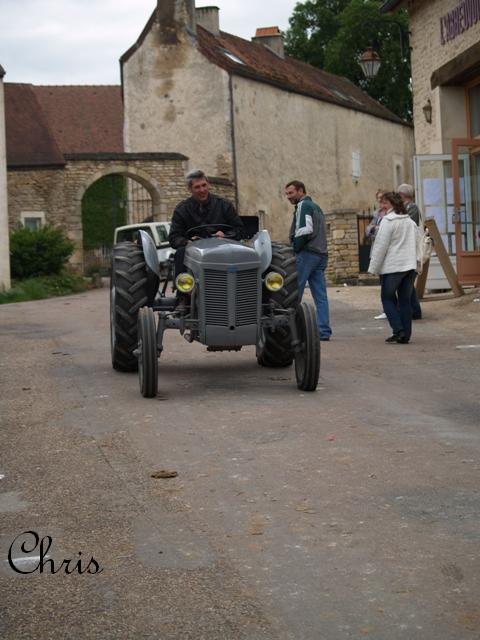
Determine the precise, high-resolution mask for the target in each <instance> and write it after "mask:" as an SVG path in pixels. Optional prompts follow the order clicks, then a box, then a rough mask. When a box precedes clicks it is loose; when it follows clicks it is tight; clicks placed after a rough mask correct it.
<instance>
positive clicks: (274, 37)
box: [252, 27, 285, 59]
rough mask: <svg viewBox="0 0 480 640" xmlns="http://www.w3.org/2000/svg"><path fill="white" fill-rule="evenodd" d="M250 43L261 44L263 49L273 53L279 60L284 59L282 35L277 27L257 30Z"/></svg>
mask: <svg viewBox="0 0 480 640" xmlns="http://www.w3.org/2000/svg"><path fill="white" fill-rule="evenodd" d="M252 42H258V43H260V44H263V46H264V47H267V49H270V50H271V51H273V53H274V54H275V55H277V56H278V57H279V58H282V59H283V58H285V53H284V50H283V33H282V32H281V31H280V29H279V28H278V27H263V28H260V29H257V31H256V33H255V37H254V38H252Z"/></svg>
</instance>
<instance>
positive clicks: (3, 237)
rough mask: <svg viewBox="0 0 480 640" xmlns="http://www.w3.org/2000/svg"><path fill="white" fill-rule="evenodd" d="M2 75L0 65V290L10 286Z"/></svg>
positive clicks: (3, 73) (3, 74)
mask: <svg viewBox="0 0 480 640" xmlns="http://www.w3.org/2000/svg"><path fill="white" fill-rule="evenodd" d="M4 76H5V71H4V69H3V67H2V66H1V65H0V291H2V290H4V289H9V288H10V256H9V242H8V200H7V153H6V146H5V102H4V88H3V78H4Z"/></svg>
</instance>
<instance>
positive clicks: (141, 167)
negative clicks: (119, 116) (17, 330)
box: [62, 154, 187, 269]
mask: <svg viewBox="0 0 480 640" xmlns="http://www.w3.org/2000/svg"><path fill="white" fill-rule="evenodd" d="M67 160H68V163H67V166H66V170H65V172H64V196H65V200H64V202H65V204H66V207H65V209H64V216H62V217H63V218H64V225H65V227H66V228H67V230H68V235H69V237H70V238H71V239H72V240H73V241H74V242H75V245H76V249H75V252H74V255H73V256H72V258H71V264H72V266H74V268H77V269H82V267H83V224H82V200H83V197H84V195H85V193H86V192H87V190H88V189H89V187H91V186H92V185H93V184H94V183H95V182H97V181H98V180H99V179H100V178H104V177H105V176H109V175H112V176H113V175H118V176H122V177H125V178H127V179H129V180H130V181H134V182H136V183H137V184H139V185H141V186H142V187H143V188H144V189H145V190H146V192H147V194H148V196H149V198H150V199H151V214H149V215H151V216H152V218H153V220H162V219H167V218H168V213H169V212H171V211H172V212H173V209H174V207H175V205H176V203H178V201H179V200H181V199H183V198H184V197H185V161H186V160H187V158H185V156H182V155H180V154H101V155H100V154H97V155H96V156H88V157H87V156H84V155H75V156H69V157H68V158H67Z"/></svg>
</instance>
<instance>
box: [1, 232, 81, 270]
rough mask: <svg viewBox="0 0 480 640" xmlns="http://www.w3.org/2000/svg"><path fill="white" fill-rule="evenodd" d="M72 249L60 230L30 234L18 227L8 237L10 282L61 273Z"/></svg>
mask: <svg viewBox="0 0 480 640" xmlns="http://www.w3.org/2000/svg"><path fill="white" fill-rule="evenodd" d="M74 248H75V245H74V243H73V242H72V241H71V240H69V239H68V238H67V236H66V235H65V232H64V231H63V230H62V229H57V228H54V227H51V226H49V225H45V226H43V227H41V228H40V229H38V230H36V231H32V230H30V229H27V228H26V227H19V228H18V229H15V230H14V231H12V233H11V234H10V266H11V271H12V278H31V277H35V276H44V275H45V276H47V275H52V274H57V273H60V271H61V270H62V269H63V267H64V265H65V263H66V262H67V260H68V258H69V257H70V256H71V255H72V253H73V250H74Z"/></svg>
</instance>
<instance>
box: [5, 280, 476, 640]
mask: <svg viewBox="0 0 480 640" xmlns="http://www.w3.org/2000/svg"><path fill="white" fill-rule="evenodd" d="M330 291H331V300H332V316H333V327H334V332H335V335H334V339H333V340H332V342H330V343H327V344H323V343H322V379H321V384H320V386H319V389H318V390H317V392H315V393H312V394H306V393H299V392H298V391H297V389H296V386H295V384H294V380H293V372H292V371H291V370H267V369H262V368H260V367H258V366H257V365H256V362H255V358H254V352H253V350H252V349H250V348H249V349H245V350H243V351H242V352H241V353H239V354H235V353H217V354H210V353H206V352H205V350H204V348H203V347H201V346H200V345H195V344H194V345H189V344H187V343H186V342H185V341H184V340H183V339H182V338H181V337H180V336H179V335H176V334H174V333H173V332H171V333H169V334H168V337H167V341H166V352H165V354H164V356H162V361H161V365H160V376H159V389H160V393H159V396H158V397H157V398H156V399H151V400H146V399H143V398H142V397H141V396H140V394H139V392H138V382H137V377H136V375H129V374H120V373H116V372H114V371H113V370H112V369H111V367H110V360H109V337H108V292H107V290H106V289H104V290H96V291H92V292H90V293H88V294H85V295H79V296H75V297H69V298H59V299H55V300H49V301H42V302H32V303H23V304H17V305H8V306H3V307H0V354H1V368H0V383H1V388H2V393H1V399H0V410H1V416H2V429H1V432H0V433H1V435H0V438H1V441H0V446H1V449H0V450H1V463H0V478H1V479H0V513H1V519H0V527H1V537H0V552H1V555H0V592H1V593H0V611H1V617H0V637H1V638H3V639H5V640H7V639H8V640H10V639H11V640H13V639H15V640H18V639H20V638H29V639H30V638H31V639H33V638H36V639H37V638H41V639H43V638H52V639H60V638H62V639H66V638H68V639H78V638H82V639H88V638H101V639H102V640H103V639H107V638H115V639H118V638H134V639H139V638H161V639H162V640H177V639H178V640H180V639H182V640H183V639H189V638H192V639H195V640H198V639H203V638H205V639H206V640H207V639H208V640H216V639H217V638H218V639H222V640H230V639H232V640H237V639H246V640H257V639H279V640H280V639H281V640H283V639H291V640H303V639H305V640H320V639H325V640H344V639H350V638H354V639H358V638H372V639H375V640H387V639H388V640H396V639H397V638H398V639H400V638H402V639H404V638H408V639H409V640H412V639H415V640H416V639H418V640H420V639H421V640H439V639H440V640H450V639H451V640H459V639H463V638H475V639H478V638H479V637H480V604H479V603H480V584H479V580H480V561H479V548H480V519H479V516H480V494H479V471H480V455H479V454H480V433H479V411H478V388H479V373H480V370H479V369H480V368H479V356H480V349H479V348H478V345H479V344H480V333H479V323H478V319H479V313H478V310H479V308H480V305H479V304H476V303H473V302H472V300H471V299H470V300H469V301H468V304H466V303H465V304H463V305H462V306H454V305H452V304H450V303H437V302H435V303H429V304H428V305H425V315H426V319H425V320H423V321H421V322H420V323H416V325H415V335H414V341H413V343H412V344H410V345H407V346H404V345H386V344H385V343H384V341H383V339H384V338H385V337H386V336H387V335H388V333H387V330H386V326H385V324H384V323H382V322H379V321H375V320H373V316H374V315H375V314H376V313H378V301H377V299H376V296H377V291H376V290H374V289H372V288H364V289H363V290H362V289H360V288H359V289H356V290H354V289H347V288H345V289H344V288H339V289H331V290H330ZM472 345H477V347H475V346H473V347H472ZM458 347H462V348H458ZM465 347H466V348H465ZM162 469H166V470H175V471H177V472H178V477H176V478H171V479H155V478H152V477H151V474H153V473H154V472H156V471H159V470H162ZM26 531H34V532H36V533H38V535H39V537H40V538H42V537H44V536H50V537H51V538H52V544H51V546H50V548H49V549H48V551H45V549H44V552H45V553H46V554H47V555H48V558H45V564H44V571H43V573H40V571H39V566H40V565H39V563H40V561H39V560H38V559H37V560H31V561H28V560H25V556H26V555H27V556H28V555H30V556H39V554H40V548H39V546H40V544H39V545H38V547H37V548H36V549H34V550H33V551H32V553H30V554H28V553H24V552H22V550H21V544H22V542H25V543H26V551H31V550H32V549H33V546H34V542H35V540H34V536H33V534H26V535H24V536H23V537H22V536H21V535H20V534H22V533H23V532H26ZM15 539H16V543H15V544H14V545H13V547H12V546H11V545H12V543H13V541H14V540H15ZM45 544H46V540H45V541H44V547H45ZM9 549H11V558H12V561H13V564H14V566H15V567H16V568H17V570H21V571H24V572H27V571H32V573H28V574H27V573H25V574H20V573H16V572H15V571H14V570H13V569H12V567H11V566H10V564H9V562H8V553H9ZM79 552H81V555H80V554H79ZM91 558H94V559H95V563H97V564H95V563H94V562H93V561H92V562H90V560H91ZM64 559H65V560H68V559H70V560H71V562H70V563H69V564H67V563H64V565H63V567H62V560H64ZM49 560H51V561H53V565H54V566H53V568H54V569H55V570H56V571H58V572H57V573H55V574H51V573H50V569H51V568H52V562H50V563H49ZM79 561H80V565H79ZM65 565H67V566H66V569H67V571H69V572H70V573H68V574H67V573H66V572H65ZM87 567H88V571H87ZM97 567H98V569H100V568H101V569H102V572H101V573H97ZM35 569H36V571H34V570H35ZM79 569H80V570H81V573H79Z"/></svg>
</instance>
